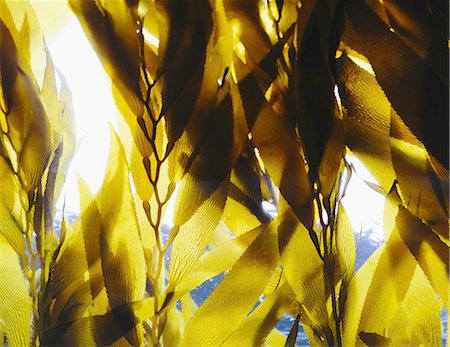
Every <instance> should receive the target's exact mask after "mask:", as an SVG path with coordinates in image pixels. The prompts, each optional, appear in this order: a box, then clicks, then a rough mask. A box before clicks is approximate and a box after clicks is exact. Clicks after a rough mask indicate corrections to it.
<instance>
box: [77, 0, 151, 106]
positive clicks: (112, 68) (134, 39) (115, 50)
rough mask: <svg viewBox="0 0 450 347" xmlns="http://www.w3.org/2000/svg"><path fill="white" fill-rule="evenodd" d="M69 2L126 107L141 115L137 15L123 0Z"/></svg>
mask: <svg viewBox="0 0 450 347" xmlns="http://www.w3.org/2000/svg"><path fill="white" fill-rule="evenodd" d="M69 4H70V7H71V8H72V11H73V12H74V13H75V14H76V16H77V17H78V20H79V21H80V23H81V25H82V27H83V29H84V31H85V33H86V35H87V37H88V39H89V41H90V42H91V44H92V45H93V46H94V48H95V50H96V52H97V54H98V55H99V57H100V59H101V60H102V62H103V66H104V67H105V70H106V71H107V73H108V75H109V76H110V78H111V79H112V81H113V83H114V84H115V85H116V86H117V88H118V89H119V90H120V92H121V93H122V94H123V95H124V97H125V100H126V102H127V103H128V105H129V107H130V109H132V110H133V113H134V114H136V115H140V114H142V112H143V105H142V103H141V102H140V100H139V98H140V97H141V93H140V90H139V79H140V77H139V68H140V65H139V51H138V40H139V35H138V33H137V32H136V31H137V30H138V28H139V26H138V23H137V21H138V18H137V14H136V13H135V11H133V10H132V9H131V8H130V7H128V5H127V3H126V2H125V1H116V2H114V1H106V2H104V3H103V4H100V3H99V2H92V1H88V0H82V1H78V0H70V1H69Z"/></svg>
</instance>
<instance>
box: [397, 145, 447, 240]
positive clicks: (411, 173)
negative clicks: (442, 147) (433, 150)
mask: <svg viewBox="0 0 450 347" xmlns="http://www.w3.org/2000/svg"><path fill="white" fill-rule="evenodd" d="M391 144H392V159H393V164H394V168H395V171H396V173H397V180H398V185H399V192H400V195H401V197H402V198H403V201H404V202H403V203H404V204H405V206H406V207H407V208H408V209H409V210H410V211H411V212H413V213H414V214H416V215H417V216H419V217H421V218H422V219H423V220H424V221H425V222H426V223H427V224H428V225H429V226H430V227H431V228H432V229H433V230H434V231H435V232H436V233H437V234H438V235H439V236H440V237H442V239H443V240H445V241H446V242H447V243H448V242H449V234H448V212H447V210H446V209H444V206H445V205H444V206H442V204H444V202H443V203H440V201H443V200H444V199H445V198H444V196H445V195H446V194H448V193H447V192H448V186H446V185H445V184H446V183H447V182H448V177H439V176H438V175H437V174H436V172H435V171H434V170H433V168H432V166H431V164H430V161H429V159H428V158H429V157H428V154H427V152H426V150H425V149H424V148H422V147H418V146H416V145H413V144H409V143H407V142H405V141H402V140H397V139H392V140H391ZM444 182H445V183H444ZM446 191H447V192H446ZM439 197H441V199H439Z"/></svg>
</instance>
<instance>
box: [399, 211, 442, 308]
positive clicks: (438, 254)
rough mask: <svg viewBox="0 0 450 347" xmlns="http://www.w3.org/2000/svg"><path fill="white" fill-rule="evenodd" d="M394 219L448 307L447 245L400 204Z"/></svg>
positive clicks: (411, 250)
mask: <svg viewBox="0 0 450 347" xmlns="http://www.w3.org/2000/svg"><path fill="white" fill-rule="evenodd" d="M396 221H397V226H398V229H399V231H400V236H401V237H402V239H403V241H404V242H405V244H406V246H407V247H408V249H409V251H410V252H411V254H412V255H413V256H414V257H415V258H416V260H417V262H418V263H419V265H420V266H421V268H422V270H423V272H424V273H425V274H426V276H427V277H428V280H429V281H430V283H431V284H432V286H433V287H434V289H435V290H436V292H437V293H438V294H439V295H440V297H441V298H442V300H443V302H444V304H445V305H446V307H448V305H449V301H448V300H449V299H448V288H449V279H448V273H449V264H448V262H449V260H448V254H449V247H448V246H447V245H446V244H445V243H443V242H442V241H441V240H440V239H439V237H438V236H437V235H436V234H435V233H433V231H432V230H430V228H429V227H427V226H426V225H425V224H424V223H423V222H422V221H421V220H420V219H418V218H417V217H415V216H414V215H413V214H412V213H411V212H409V211H408V210H407V209H405V208H404V207H402V206H399V212H398V215H397V218H396Z"/></svg>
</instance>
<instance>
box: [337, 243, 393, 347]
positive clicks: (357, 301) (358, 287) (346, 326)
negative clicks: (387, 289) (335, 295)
mask: <svg viewBox="0 0 450 347" xmlns="http://www.w3.org/2000/svg"><path fill="white" fill-rule="evenodd" d="M384 247H385V246H384V245H383V246H381V247H380V248H378V249H377V250H376V251H375V252H374V253H373V254H372V255H371V256H370V257H369V259H367V260H366V262H365V263H364V264H363V265H362V266H361V268H360V269H359V270H358V272H356V274H355V276H353V277H352V279H351V281H350V283H349V286H348V295H347V300H346V302H345V314H344V316H343V321H342V328H343V329H342V330H343V333H342V338H343V340H342V343H343V345H344V346H354V345H355V344H356V343H360V337H359V335H358V327H359V324H360V320H361V313H362V310H363V307H364V302H365V300H366V297H367V293H368V290H369V287H370V285H371V279H372V277H373V275H374V272H375V270H376V268H377V264H378V260H379V259H380V256H381V254H382V253H383V251H384Z"/></svg>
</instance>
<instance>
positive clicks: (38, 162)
mask: <svg viewBox="0 0 450 347" xmlns="http://www.w3.org/2000/svg"><path fill="white" fill-rule="evenodd" d="M35 88H36V87H35V86H34V85H33V83H32V81H31V80H30V78H29V77H28V76H27V75H25V73H24V72H23V71H21V70H19V72H18V74H17V79H16V83H15V86H14V99H15V100H17V101H19V100H20V102H16V103H15V104H14V107H13V108H12V110H11V113H10V114H9V115H8V125H9V127H10V139H11V143H12V145H13V146H14V148H15V150H16V152H17V153H18V160H19V176H20V177H21V179H22V181H23V183H24V187H25V189H26V190H27V191H31V190H33V189H34V188H36V186H37V185H38V182H39V180H40V179H41V176H42V174H43V171H44V168H45V165H46V164H47V160H48V157H49V154H50V145H51V144H50V129H49V123H48V119H47V116H46V113H45V110H44V108H43V106H42V104H41V101H40V100H39V98H38V95H37V91H36V89H35Z"/></svg>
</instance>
